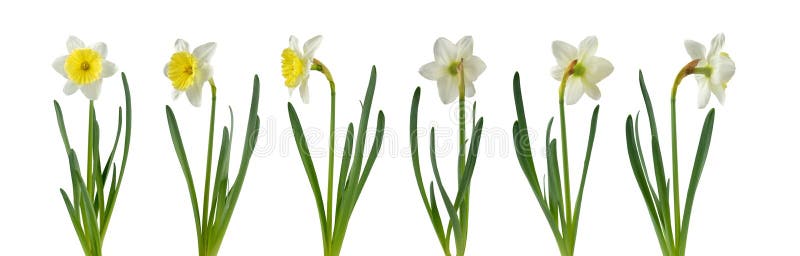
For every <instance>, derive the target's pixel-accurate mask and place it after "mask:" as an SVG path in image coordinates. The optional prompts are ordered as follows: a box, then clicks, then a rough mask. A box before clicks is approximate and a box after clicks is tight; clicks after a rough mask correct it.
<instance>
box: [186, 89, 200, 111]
mask: <svg viewBox="0 0 800 256" xmlns="http://www.w3.org/2000/svg"><path fill="white" fill-rule="evenodd" d="M186 98H187V99H189V102H190V103H192V106H195V107H199V106H200V104H201V103H202V102H203V84H193V85H191V86H189V88H187V89H186Z"/></svg>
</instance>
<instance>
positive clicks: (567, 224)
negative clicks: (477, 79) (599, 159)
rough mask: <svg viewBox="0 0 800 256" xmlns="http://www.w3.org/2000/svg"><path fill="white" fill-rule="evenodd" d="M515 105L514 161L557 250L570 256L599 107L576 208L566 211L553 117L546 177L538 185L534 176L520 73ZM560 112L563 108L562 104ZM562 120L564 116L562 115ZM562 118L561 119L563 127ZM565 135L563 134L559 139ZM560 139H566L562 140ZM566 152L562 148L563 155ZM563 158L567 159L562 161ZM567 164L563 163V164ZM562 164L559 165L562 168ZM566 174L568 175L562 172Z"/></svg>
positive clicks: (548, 142) (566, 201)
mask: <svg viewBox="0 0 800 256" xmlns="http://www.w3.org/2000/svg"><path fill="white" fill-rule="evenodd" d="M513 83H514V84H513V86H514V103H515V104H516V109H517V121H515V122H514V126H513V133H514V148H515V151H516V153H517V159H518V160H519V164H520V166H521V167H522V172H523V173H524V174H525V178H527V179H528V183H529V185H530V186H531V189H532V190H533V194H534V196H535V197H536V200H537V201H539V206H540V207H541V208H542V212H544V215H545V218H547V223H548V224H549V225H550V229H551V231H552V232H553V236H554V237H555V239H556V242H557V243H558V248H559V250H560V251H561V253H562V255H572V254H573V252H574V249H575V239H576V237H577V233H578V221H579V219H580V214H581V203H582V201H583V187H584V185H585V184H586V173H587V171H588V170H589V160H590V158H591V157H592V146H593V145H594V136H595V131H596V129H597V115H598V113H599V111H600V105H597V106H596V107H595V108H594V112H593V113H592V121H591V127H590V130H589V142H588V146H587V147H586V157H585V159H584V162H583V174H582V175H581V183H580V187H579V189H578V197H577V201H576V202H575V209H574V212H573V211H572V210H573V209H569V207H571V206H570V202H569V201H570V200H572V199H571V198H569V193H568V192H567V193H564V192H563V191H569V190H568V188H567V187H568V186H569V179H568V177H566V178H565V179H564V181H563V183H562V177H561V175H560V173H561V172H562V170H561V169H560V168H559V165H558V152H557V144H556V139H555V138H553V139H551V138H550V128H551V127H552V125H553V118H550V121H549V122H548V123H547V135H546V139H545V142H546V144H547V145H546V153H547V175H545V176H544V178H542V182H543V183H544V184H542V183H540V180H539V176H538V175H537V173H536V168H535V166H534V164H533V155H532V154H531V148H530V146H531V143H530V139H529V138H528V123H527V121H526V118H525V106H524V105H523V102H522V93H521V91H520V79H519V73H515V74H514V82H513ZM562 111H563V105H562ZM562 117H563V115H562ZM563 121H564V119H563V118H562V125H563ZM563 135H566V134H564V133H562V136H563ZM561 139H562V140H564V139H566V138H561ZM566 152H567V150H566V149H564V150H563V153H564V154H566ZM564 159H566V158H564ZM566 164H567V163H563V165H566ZM563 165H562V166H563ZM564 174H565V175H568V173H567V172H566V171H564ZM543 185H544V187H543Z"/></svg>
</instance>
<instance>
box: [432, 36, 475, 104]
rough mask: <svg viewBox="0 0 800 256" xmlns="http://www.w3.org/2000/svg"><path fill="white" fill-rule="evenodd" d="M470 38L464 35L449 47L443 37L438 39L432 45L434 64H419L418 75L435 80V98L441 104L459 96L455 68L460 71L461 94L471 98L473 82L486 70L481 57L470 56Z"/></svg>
mask: <svg viewBox="0 0 800 256" xmlns="http://www.w3.org/2000/svg"><path fill="white" fill-rule="evenodd" d="M472 45H473V42H472V37H471V36H465V37H462V38H461V40H458V42H457V43H455V44H453V42H451V41H450V40H447V38H443V37H440V38H439V39H437V40H436V43H434V45H433V56H434V61H432V62H430V63H428V64H425V65H422V67H420V68H419V73H420V74H421V75H422V76H423V77H425V78H427V79H429V80H434V81H436V85H437V86H438V87H439V98H440V99H441V100H442V103H444V104H449V103H451V102H453V101H454V100H455V99H456V98H457V97H458V94H459V88H458V87H459V79H460V78H459V76H460V74H459V73H458V71H459V65H461V66H462V70H463V72H464V90H465V91H464V93H465V96H467V97H472V96H474V95H475V84H474V82H475V80H477V79H478V76H480V75H481V73H483V71H484V70H486V64H485V63H483V60H481V58H478V56H473V55H472Z"/></svg>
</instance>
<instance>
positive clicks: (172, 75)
mask: <svg viewBox="0 0 800 256" xmlns="http://www.w3.org/2000/svg"><path fill="white" fill-rule="evenodd" d="M216 49H217V44H216V43H213V42H211V43H206V44H203V45H201V46H198V47H197V48H194V51H192V53H189V43H187V42H186V41H184V40H183V39H178V40H176V41H175V53H173V54H172V57H170V60H169V62H167V64H166V65H164V75H165V76H167V78H169V80H170V81H172V87H173V88H174V89H175V90H174V91H173V92H172V98H173V99H177V98H178V96H180V95H181V94H182V93H184V92H186V98H188V99H189V102H190V103H192V105H194V106H195V107H199V106H200V103H201V102H202V98H203V97H202V96H203V84H204V83H205V82H206V81H208V80H209V79H211V76H212V75H213V74H214V70H213V69H212V67H211V64H209V61H210V60H211V57H212V56H214V51H216Z"/></svg>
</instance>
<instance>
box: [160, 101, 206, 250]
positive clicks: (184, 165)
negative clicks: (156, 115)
mask: <svg viewBox="0 0 800 256" xmlns="http://www.w3.org/2000/svg"><path fill="white" fill-rule="evenodd" d="M166 109H167V124H168V125H169V133H170V135H171V137H172V145H173V146H174V147H175V153H176V154H177V156H178V162H179V163H180V165H181V169H182V170H183V177H184V178H185V180H186V185H187V186H188V188H189V200H190V201H191V203H192V211H193V213H194V223H195V230H196V231H197V237H198V239H199V238H200V236H201V234H202V229H201V225H200V211H199V210H198V206H197V192H196V191H195V186H194V179H193V178H192V171H191V170H190V168H189V161H188V160H187V159H186V150H184V148H183V140H182V139H181V132H180V129H179V128H178V122H177V121H175V114H173V113H172V108H170V107H169V106H167V107H166Z"/></svg>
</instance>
